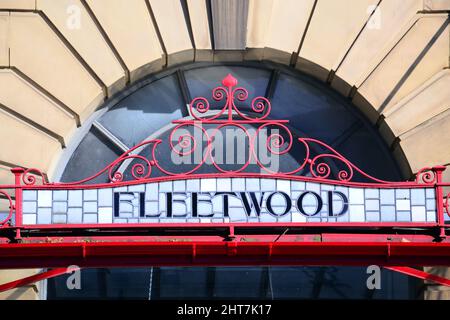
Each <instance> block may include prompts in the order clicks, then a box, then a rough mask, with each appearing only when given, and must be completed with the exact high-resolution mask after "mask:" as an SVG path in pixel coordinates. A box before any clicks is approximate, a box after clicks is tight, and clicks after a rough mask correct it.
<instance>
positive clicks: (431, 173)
mask: <svg viewBox="0 0 450 320" xmlns="http://www.w3.org/2000/svg"><path fill="white" fill-rule="evenodd" d="M436 182H437V174H436V171H435V170H433V168H430V167H425V168H422V169H420V170H419V171H418V172H417V174H416V183H430V184H431V183H436Z"/></svg>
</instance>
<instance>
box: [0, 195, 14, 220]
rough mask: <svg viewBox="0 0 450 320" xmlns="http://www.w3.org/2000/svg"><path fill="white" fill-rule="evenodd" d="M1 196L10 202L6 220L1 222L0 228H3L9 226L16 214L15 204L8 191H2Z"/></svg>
mask: <svg viewBox="0 0 450 320" xmlns="http://www.w3.org/2000/svg"><path fill="white" fill-rule="evenodd" d="M0 195H2V196H3V197H4V198H6V200H7V201H8V202H9V212H8V215H7V216H6V218H4V219H3V220H1V221H0V228H3V227H5V226H7V225H8V223H9V222H10V221H11V218H12V215H13V213H14V203H13V200H12V198H11V196H10V195H9V194H8V193H6V191H3V190H0Z"/></svg>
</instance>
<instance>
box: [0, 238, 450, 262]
mask: <svg viewBox="0 0 450 320" xmlns="http://www.w3.org/2000/svg"><path fill="white" fill-rule="evenodd" d="M371 264H377V265H379V266H399V265H404V266H405V265H409V266H450V243H417V242H415V243H414V242H237V241H232V242H224V241H214V242H168V241H161V242H155V241H152V242H82V243H33V244H24V243H17V244H3V245H0V268H3V269H12V268H61V267H67V266H70V265H77V266H79V267H80V268H83V267H132V266H134V267H137V266H212V265H223V266H249V265H255V266H256V265H259V266H261V265H285V266H294V265H298V266H300V265H355V266H357V265H360V266H361V265H371Z"/></svg>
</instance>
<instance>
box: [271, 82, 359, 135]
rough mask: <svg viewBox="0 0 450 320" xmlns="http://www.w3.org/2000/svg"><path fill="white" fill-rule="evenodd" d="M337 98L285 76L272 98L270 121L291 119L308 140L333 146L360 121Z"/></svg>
mask: <svg viewBox="0 0 450 320" xmlns="http://www.w3.org/2000/svg"><path fill="white" fill-rule="evenodd" d="M336 98H337V97H336ZM336 98H335V97H334V94H332V93H331V92H329V90H328V89H327V88H326V87H324V86H321V87H318V86H317V85H313V84H311V83H310V82H309V81H305V80H302V79H299V78H294V77H292V76H289V75H287V74H284V73H282V74H280V76H279V79H278V82H277V86H276V90H275V93H274V96H273V98H272V112H271V118H273V119H288V120H289V121H290V125H291V126H292V127H294V128H296V129H298V130H300V131H301V132H303V133H304V134H306V135H307V136H308V137H311V138H315V139H320V140H323V141H324V142H327V143H330V142H331V141H333V139H335V138H336V137H338V136H339V135H340V134H342V133H343V132H344V131H345V130H346V129H347V128H349V127H350V126H351V125H352V124H354V123H355V122H356V121H357V119H356V117H355V116H354V115H353V114H352V113H350V112H349V111H348V110H346V108H345V107H344V105H343V103H342V102H340V101H338V100H337V99H336Z"/></svg>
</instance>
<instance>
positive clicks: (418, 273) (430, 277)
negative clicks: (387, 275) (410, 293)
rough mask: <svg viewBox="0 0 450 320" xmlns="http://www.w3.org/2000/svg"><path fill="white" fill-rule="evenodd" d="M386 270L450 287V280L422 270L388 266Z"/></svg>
mask: <svg viewBox="0 0 450 320" xmlns="http://www.w3.org/2000/svg"><path fill="white" fill-rule="evenodd" d="M384 268H385V269H388V270H392V271H395V272H400V273H403V274H406V275H408V276H411V277H415V278H419V279H422V280H427V281H432V282H435V283H437V284H440V285H442V286H447V287H450V279H447V278H443V277H440V276H437V275H434V274H431V273H428V272H425V271H422V270H417V269H414V268H411V267H399V266H386V267H384Z"/></svg>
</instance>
